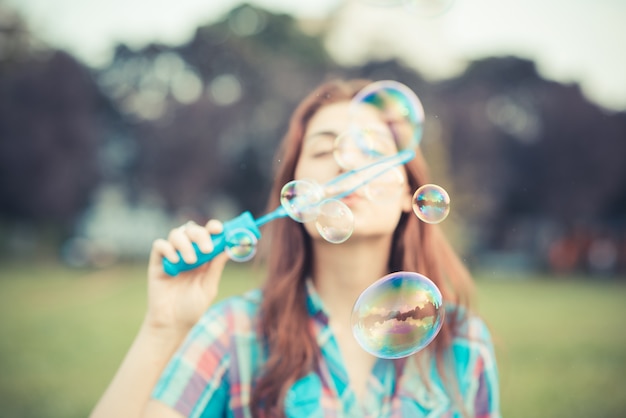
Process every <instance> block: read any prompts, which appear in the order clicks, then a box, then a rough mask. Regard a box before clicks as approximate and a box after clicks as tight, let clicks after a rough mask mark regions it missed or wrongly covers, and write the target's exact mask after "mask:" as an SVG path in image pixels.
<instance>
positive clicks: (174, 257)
mask: <svg viewBox="0 0 626 418" xmlns="http://www.w3.org/2000/svg"><path fill="white" fill-rule="evenodd" d="M152 251H153V252H154V253H156V254H155V255H156V256H158V258H162V257H165V258H167V259H168V260H169V261H170V262H171V263H178V262H179V261H180V257H179V256H178V253H177V252H176V249H175V248H174V246H173V245H172V244H171V243H170V242H169V241H166V240H164V239H162V238H159V239H157V240H155V241H154V242H153V243H152Z"/></svg>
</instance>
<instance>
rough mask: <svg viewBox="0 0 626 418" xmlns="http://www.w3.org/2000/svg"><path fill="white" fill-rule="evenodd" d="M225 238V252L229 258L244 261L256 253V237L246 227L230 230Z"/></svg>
mask: <svg viewBox="0 0 626 418" xmlns="http://www.w3.org/2000/svg"><path fill="white" fill-rule="evenodd" d="M225 238H226V248H225V251H226V254H228V257H230V259H231V260H233V261H237V262H240V263H241V262H244V261H248V260H250V259H251V258H252V257H254V255H255V254H256V248H257V241H258V240H257V238H256V236H255V235H254V234H253V233H252V232H250V231H249V230H247V229H244V228H241V229H235V230H233V231H230V232H229V233H228V235H227V236H226V237H225Z"/></svg>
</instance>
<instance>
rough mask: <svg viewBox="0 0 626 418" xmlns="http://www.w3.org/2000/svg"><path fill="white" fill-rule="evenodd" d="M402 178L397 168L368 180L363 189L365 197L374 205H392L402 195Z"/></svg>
mask: <svg viewBox="0 0 626 418" xmlns="http://www.w3.org/2000/svg"><path fill="white" fill-rule="evenodd" d="M403 185H404V176H403V175H402V172H401V171H400V169H399V168H398V167H394V168H392V169H390V170H389V171H386V172H384V173H383V174H381V175H379V176H377V177H376V178H374V179H372V180H370V182H369V183H367V184H366V185H365V186H363V189H364V190H365V196H366V197H367V198H368V199H369V200H371V201H372V202H375V203H381V204H385V203H392V202H394V201H396V199H397V198H399V197H400V196H401V195H402V190H403V187H402V186H403Z"/></svg>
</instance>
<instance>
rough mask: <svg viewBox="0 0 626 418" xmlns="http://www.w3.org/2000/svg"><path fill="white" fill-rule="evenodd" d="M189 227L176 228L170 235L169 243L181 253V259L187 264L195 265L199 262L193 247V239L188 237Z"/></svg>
mask: <svg viewBox="0 0 626 418" xmlns="http://www.w3.org/2000/svg"><path fill="white" fill-rule="evenodd" d="M187 229H188V227H186V226H182V227H178V228H174V229H172V230H171V231H170V234H169V235H168V241H169V242H170V243H171V244H172V245H173V246H174V248H175V249H176V250H177V251H178V252H179V253H180V255H181V257H182V258H183V260H184V261H185V263H187V264H194V263H195V262H196V261H198V256H197V255H196V250H195V249H194V248H193V245H191V239H190V238H189V236H188V235H187Z"/></svg>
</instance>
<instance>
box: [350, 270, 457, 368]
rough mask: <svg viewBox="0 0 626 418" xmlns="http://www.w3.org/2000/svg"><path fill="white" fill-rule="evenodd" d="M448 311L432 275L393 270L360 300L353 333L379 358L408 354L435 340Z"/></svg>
mask: <svg viewBox="0 0 626 418" xmlns="http://www.w3.org/2000/svg"><path fill="white" fill-rule="evenodd" d="M444 313H445V311H444V307H443V298H442V296H441V292H440V291H439V288H437V286H436V285H435V284H434V283H433V282H432V281H431V280H430V279H429V278H427V277H426V276H423V275H421V274H418V273H413V272H406V271H402V272H396V273H391V274H388V275H387V276H385V277H383V278H381V279H379V280H378V281H376V282H375V283H374V284H372V285H371V286H369V287H368V288H367V289H365V291H363V293H361V295H360V296H359V298H358V299H357V301H356V303H355V304H354V308H353V309H352V317H351V321H352V334H353V335H354V338H356V340H357V342H358V343H359V344H360V345H361V347H363V349H364V350H365V351H367V352H369V353H370V354H373V355H375V356H377V357H381V358H386V359H395V358H401V357H406V356H410V355H411V354H414V353H416V352H418V351H420V350H421V349H423V348H424V347H426V346H427V345H428V344H430V342H431V341H433V340H434V338H435V337H436V336H437V334H438V333H439V330H440V329H441V326H442V324H443V321H444V317H445V314H444Z"/></svg>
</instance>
